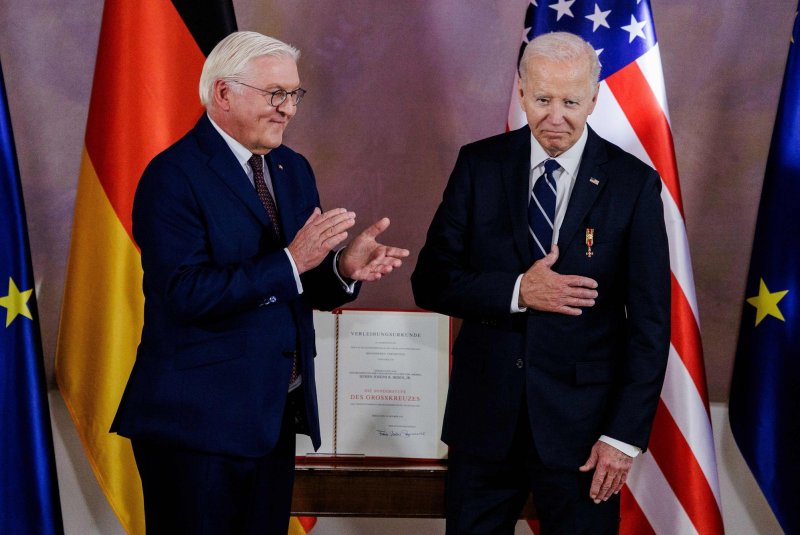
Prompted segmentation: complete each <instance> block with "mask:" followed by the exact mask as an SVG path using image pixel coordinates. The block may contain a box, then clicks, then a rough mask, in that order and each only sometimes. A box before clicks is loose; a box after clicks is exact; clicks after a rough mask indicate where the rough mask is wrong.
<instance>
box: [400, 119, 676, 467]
mask: <svg viewBox="0 0 800 535" xmlns="http://www.w3.org/2000/svg"><path fill="white" fill-rule="evenodd" d="M587 128H588V126H587ZM530 140H531V135H530V130H529V129H528V127H527V126H526V127H524V128H522V129H520V130H516V131H513V132H509V133H506V134H502V135H499V136H495V137H492V138H489V139H485V140H482V141H478V142H475V143H472V144H470V145H467V146H465V147H463V148H462V149H461V151H460V153H459V156H458V160H457V162H456V164H455V168H454V170H453V172H452V175H451V176H450V180H449V182H448V184H447V187H446V189H445V192H444V196H443V200H442V203H441V205H440V206H439V208H438V210H437V212H436V215H435V216H434V218H433V222H432V223H431V227H430V230H429V232H428V236H427V241H426V243H425V246H424V247H423V249H422V250H421V251H420V255H419V260H418V263H417V266H416V269H415V271H414V274H413V275H412V285H413V290H414V296H415V299H416V302H417V304H418V305H419V306H420V307H423V308H426V309H430V310H434V311H437V312H440V313H443V314H448V315H451V316H456V317H460V318H463V319H464V321H463V324H462V327H461V331H460V333H459V336H458V338H457V340H456V342H455V345H454V347H453V368H452V373H451V379H450V390H449V393H448V400H447V407H446V411H445V420H444V429H443V437H442V438H443V440H444V441H445V442H447V443H448V444H449V445H450V446H455V447H458V448H462V449H464V450H467V451H470V452H472V453H475V454H478V455H483V456H486V457H489V458H492V457H499V456H502V455H503V454H504V453H505V452H506V451H507V450H508V447H509V446H510V445H511V443H512V439H513V434H514V431H515V428H516V424H517V418H518V415H519V410H520V408H521V406H522V403H523V402H525V403H527V407H528V413H529V418H530V425H531V429H532V432H533V437H534V442H535V445H536V448H537V451H538V452H539V455H540V456H541V458H542V460H543V461H544V462H545V463H546V464H548V465H552V466H560V467H565V468H572V469H576V468H577V467H578V466H580V465H582V464H583V463H584V462H585V461H586V459H587V458H588V455H589V452H590V449H591V447H592V445H593V444H594V442H595V441H596V440H597V439H598V438H599V437H600V435H602V434H605V435H608V436H610V437H612V438H615V439H618V440H622V441H624V442H627V443H629V444H633V445H636V446H639V447H640V448H642V449H645V448H646V446H647V441H648V438H649V434H650V429H651V426H652V421H653V418H654V414H655V410H656V407H657V404H658V399H659V394H660V391H661V386H662V382H663V378H664V373H665V369H666V362H667V355H668V350H669V330H670V328H669V324H670V267H669V252H668V245H667V236H666V230H665V226H664V217H663V207H662V204H661V198H660V189H661V181H660V179H659V177H658V175H657V173H656V172H655V171H654V170H653V169H652V168H650V167H649V166H647V165H645V164H643V163H642V162H641V161H639V160H638V159H636V158H635V157H633V156H631V155H630V154H627V153H625V152H624V151H622V150H621V149H620V148H619V147H617V146H615V145H613V144H611V143H609V142H607V141H605V140H603V139H601V138H600V137H599V136H597V134H595V132H593V131H592V130H591V129H589V133H588V141H587V144H586V148H585V150H584V153H583V157H582V160H581V166H580V169H579V170H578V176H577V179H576V183H575V187H574V189H573V191H572V195H571V197H570V200H569V204H568V208H567V212H566V216H565V218H564V221H563V224H562V226H561V229H560V233H559V239H558V246H559V250H560V256H559V259H558V261H557V263H556V264H555V266H554V267H553V270H554V271H556V272H558V273H562V274H570V275H573V274H574V275H583V276H587V277H591V278H593V279H595V280H596V281H597V282H598V289H597V290H598V293H599V295H598V298H597V300H596V304H595V305H594V306H593V307H590V308H585V309H583V313H582V315H580V316H567V315H563V314H554V313H544V312H539V311H535V310H528V311H527V312H526V313H516V314H512V313H511V312H510V306H511V298H512V294H513V289H514V283H515V281H516V279H517V277H518V276H519V274H520V273H523V272H525V271H526V270H527V269H528V268H529V267H530V266H531V265H532V263H533V258H532V254H531V251H530V247H529V242H528V231H527V228H528V227H527V203H528V196H529V193H528V188H529V176H528V175H529V170H530V143H531V141H530ZM587 228H593V229H594V245H593V247H592V250H593V252H594V254H593V256H591V257H589V256H587V255H586V252H587V246H586V239H585V235H586V229H587Z"/></svg>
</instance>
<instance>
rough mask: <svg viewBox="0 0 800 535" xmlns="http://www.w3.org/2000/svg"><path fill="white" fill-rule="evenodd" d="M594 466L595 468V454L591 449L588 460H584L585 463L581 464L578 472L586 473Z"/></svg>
mask: <svg viewBox="0 0 800 535" xmlns="http://www.w3.org/2000/svg"><path fill="white" fill-rule="evenodd" d="M595 466H597V452H595V450H594V448H592V452H591V453H590V454H589V458H588V459H586V462H585V463H583V466H581V467H579V468H578V470H580V471H581V472H588V471H589V470H591V469H592V468H594V467H595Z"/></svg>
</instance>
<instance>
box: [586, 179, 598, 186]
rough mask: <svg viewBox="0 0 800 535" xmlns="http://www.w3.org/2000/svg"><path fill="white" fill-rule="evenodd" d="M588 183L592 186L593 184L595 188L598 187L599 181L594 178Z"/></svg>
mask: <svg viewBox="0 0 800 535" xmlns="http://www.w3.org/2000/svg"><path fill="white" fill-rule="evenodd" d="M589 182H591V183H592V184H594V185H595V186H598V185H600V181H599V180H597V179H596V178H594V177H592V178H590V179H589Z"/></svg>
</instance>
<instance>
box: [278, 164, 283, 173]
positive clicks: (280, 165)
mask: <svg viewBox="0 0 800 535" xmlns="http://www.w3.org/2000/svg"><path fill="white" fill-rule="evenodd" d="M278 169H280V170H281V171H283V164H282V163H279V164H278Z"/></svg>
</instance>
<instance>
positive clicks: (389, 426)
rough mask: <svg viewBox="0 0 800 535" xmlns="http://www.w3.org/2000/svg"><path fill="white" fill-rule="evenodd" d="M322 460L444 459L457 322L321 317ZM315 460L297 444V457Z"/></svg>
mask: <svg viewBox="0 0 800 535" xmlns="http://www.w3.org/2000/svg"><path fill="white" fill-rule="evenodd" d="M314 326H315V329H316V344H317V358H316V360H315V367H316V379H317V397H318V405H319V418H320V428H321V433H322V446H321V447H320V450H319V451H318V452H316V455H321V456H326V455H327V456H337V455H342V456H344V455H363V456H367V457H397V458H407V459H442V458H444V457H446V454H447V446H446V445H445V444H444V443H443V442H442V441H441V440H439V436H440V434H441V429H442V417H443V415H444V404H445V399H446V396H447V382H448V374H449V367H450V318H448V317H447V316H443V315H441V314H435V313H432V312H397V311H381V310H339V311H336V312H335V313H329V312H316V311H315V312H314ZM313 452H314V449H313V447H312V445H311V440H310V439H309V438H308V437H307V436H305V435H298V436H297V455H298V456H304V455H309V454H312V453H313Z"/></svg>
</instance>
